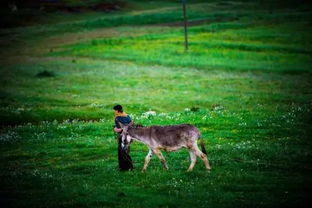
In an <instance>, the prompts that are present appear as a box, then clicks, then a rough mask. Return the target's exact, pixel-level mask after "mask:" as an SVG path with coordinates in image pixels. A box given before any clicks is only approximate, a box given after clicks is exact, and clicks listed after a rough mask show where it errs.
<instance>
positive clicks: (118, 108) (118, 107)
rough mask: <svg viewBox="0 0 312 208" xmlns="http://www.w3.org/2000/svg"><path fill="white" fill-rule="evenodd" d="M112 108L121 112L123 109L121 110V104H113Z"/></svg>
mask: <svg viewBox="0 0 312 208" xmlns="http://www.w3.org/2000/svg"><path fill="white" fill-rule="evenodd" d="M113 109H114V110H116V111H118V112H121V113H122V112H123V110H122V106H121V105H115V106H114V107H113Z"/></svg>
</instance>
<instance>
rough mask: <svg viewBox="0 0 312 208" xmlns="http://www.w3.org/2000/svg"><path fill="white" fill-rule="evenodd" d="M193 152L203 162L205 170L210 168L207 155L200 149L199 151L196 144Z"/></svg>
mask: <svg viewBox="0 0 312 208" xmlns="http://www.w3.org/2000/svg"><path fill="white" fill-rule="evenodd" d="M195 154H196V156H198V157H199V158H200V159H202V161H203V162H204V164H205V167H206V169H207V170H211V167H210V165H209V161H208V159H207V156H206V155H205V154H204V153H203V152H202V151H200V150H199V149H198V147H197V146H196V148H195Z"/></svg>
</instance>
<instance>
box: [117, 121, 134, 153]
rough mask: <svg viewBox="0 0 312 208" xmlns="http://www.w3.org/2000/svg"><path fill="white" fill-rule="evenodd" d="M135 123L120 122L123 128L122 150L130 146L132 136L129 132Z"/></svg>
mask: <svg viewBox="0 0 312 208" xmlns="http://www.w3.org/2000/svg"><path fill="white" fill-rule="evenodd" d="M132 124H133V123H132V122H131V123H129V124H128V125H123V124H122V123H119V125H120V127H121V128H122V132H121V148H122V150H124V151H126V150H128V148H129V145H130V143H131V141H132V137H131V136H130V135H129V133H128V129H129V126H131V125H132Z"/></svg>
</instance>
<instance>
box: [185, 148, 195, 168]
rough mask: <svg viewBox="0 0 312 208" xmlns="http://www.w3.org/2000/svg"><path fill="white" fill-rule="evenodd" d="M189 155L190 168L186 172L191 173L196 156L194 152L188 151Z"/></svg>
mask: <svg viewBox="0 0 312 208" xmlns="http://www.w3.org/2000/svg"><path fill="white" fill-rule="evenodd" d="M189 153H190V158H191V164H190V167H189V168H188V169H187V172H190V171H192V170H193V168H194V165H195V163H196V154H195V152H194V150H191V149H189Z"/></svg>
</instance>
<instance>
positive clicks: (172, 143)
mask: <svg viewBox="0 0 312 208" xmlns="http://www.w3.org/2000/svg"><path fill="white" fill-rule="evenodd" d="M148 128H150V139H151V140H152V141H153V143H154V144H155V145H157V146H159V148H163V149H165V150H167V151H172V150H176V149H179V148H181V147H188V146H190V145H191V144H193V143H194V142H196V140H197V138H198V137H199V136H200V133H199V131H198V129H197V128H196V127H195V126H193V125H191V124H179V125H169V126H150V127H148Z"/></svg>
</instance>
